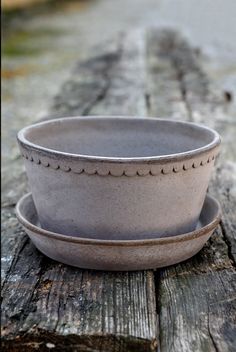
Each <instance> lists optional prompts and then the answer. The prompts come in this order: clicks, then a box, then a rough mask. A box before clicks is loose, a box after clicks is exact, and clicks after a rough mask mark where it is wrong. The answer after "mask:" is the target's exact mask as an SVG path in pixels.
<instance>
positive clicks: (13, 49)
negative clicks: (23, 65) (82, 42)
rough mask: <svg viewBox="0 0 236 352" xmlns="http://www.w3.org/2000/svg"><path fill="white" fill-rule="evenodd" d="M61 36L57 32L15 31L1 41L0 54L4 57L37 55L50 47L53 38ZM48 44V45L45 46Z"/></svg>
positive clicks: (49, 30) (46, 30)
mask: <svg viewBox="0 0 236 352" xmlns="http://www.w3.org/2000/svg"><path fill="white" fill-rule="evenodd" d="M60 34H61V31H59V30H52V29H46V28H44V29H34V30H31V31H24V30H22V31H17V32H14V33H11V34H9V35H8V36H7V38H6V39H5V40H3V44H2V53H3V55H5V56H11V57H12V56H30V55H38V54H40V53H41V52H42V51H44V50H48V48H49V47H50V45H49V42H51V40H52V39H53V37H54V36H58V35H60ZM47 43H48V45H47Z"/></svg>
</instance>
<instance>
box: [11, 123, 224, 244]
mask: <svg viewBox="0 0 236 352" xmlns="http://www.w3.org/2000/svg"><path fill="white" fill-rule="evenodd" d="M18 141H19V145H20V149H21V152H22V155H23V156H24V158H25V166H26V171H27V175H28V179H29V183H30V187H31V190H32V194H33V198H34V201H35V205H36V209H37V211H38V214H39V219H40V223H41V225H42V227H43V228H45V229H47V230H50V231H54V232H59V233H63V234H71V235H73V236H76V235H77V234H78V233H83V234H84V235H85V236H86V237H90V238H101V239H142V238H146V237H149V236H150V234H152V235H153V237H163V236H170V235H171V234H173V233H175V234H181V233H183V232H188V231H192V230H194V229H195V228H196V224H197V221H198V219H199V214H200V211H201V209H202V205H203V202H204V198H205V195H206V190H207V187H208V183H209V179H210V175H211V172H212V169H213V165H214V160H215V157H216V155H217V154H218V151H219V144H220V138H219V135H218V134H217V133H216V132H215V131H213V130H211V129H209V128H207V127H204V126H199V125H196V124H192V123H186V122H177V121H173V120H167V119H156V118H134V117H132V118H128V117H123V118H122V117H80V118H78V117H77V118H76V117H74V118H64V119H57V120H52V121H47V122H43V123H40V124H35V125H32V126H29V127H27V128H25V129H23V130H22V131H20V132H19V134H18ZM91 153H92V154H91Z"/></svg>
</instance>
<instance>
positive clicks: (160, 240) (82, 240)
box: [15, 192, 222, 247]
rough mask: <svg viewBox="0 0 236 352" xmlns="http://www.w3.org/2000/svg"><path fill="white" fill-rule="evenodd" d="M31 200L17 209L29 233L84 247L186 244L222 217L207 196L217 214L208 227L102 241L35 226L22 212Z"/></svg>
mask: <svg viewBox="0 0 236 352" xmlns="http://www.w3.org/2000/svg"><path fill="white" fill-rule="evenodd" d="M30 198H31V200H32V202H33V197H32V193H31V192H29V193H27V194H25V195H24V196H23V197H21V198H20V199H19V200H18V202H17V204H16V208H15V211H16V216H17V219H18V221H19V222H20V223H21V225H22V226H23V227H24V228H26V229H28V230H29V231H32V232H33V233H34V234H37V235H39V236H43V237H48V238H50V239H55V240H59V241H63V242H70V243H74V244H82V245H93V246H94V245H99V246H100V245H103V246H118V247H126V246H130V247H133V246H153V245H165V244H173V243H178V242H185V241H189V240H193V239H196V238H199V237H202V236H204V235H206V234H207V233H209V232H210V231H213V230H214V229H215V228H216V226H217V225H218V224H219V222H220V220H221V216H222V211H221V206H220V203H219V202H218V200H217V199H216V198H214V197H212V196H210V195H209V194H207V195H206V198H205V200H208V202H210V203H211V205H212V204H213V205H214V206H215V208H216V213H215V215H214V216H212V219H211V220H210V221H209V222H208V223H207V224H206V225H204V226H203V227H201V228H199V229H196V230H193V231H191V232H186V233H183V234H180V235H175V236H169V237H157V238H150V239H134V240H130V239H129V240H102V239H94V238H86V237H75V236H68V235H63V234H60V233H56V232H52V231H49V230H45V229H43V228H42V227H39V226H37V225H35V224H33V223H32V222H30V221H29V220H28V219H27V218H26V217H25V216H24V215H23V214H22V211H21V207H22V205H23V204H24V202H25V201H27V200H28V199H30Z"/></svg>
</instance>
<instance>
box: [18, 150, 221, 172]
mask: <svg viewBox="0 0 236 352" xmlns="http://www.w3.org/2000/svg"><path fill="white" fill-rule="evenodd" d="M21 155H22V157H23V158H25V159H26V160H28V161H30V162H34V163H35V164H37V165H42V166H44V167H51V168H52V169H54V170H62V171H64V172H73V173H74V174H78V175H79V174H83V173H84V174H86V175H99V176H109V175H110V176H114V177H120V176H127V177H134V176H140V177H144V176H157V175H160V174H162V175H168V174H170V173H172V172H173V173H179V172H181V171H187V170H189V169H191V168H193V169H196V168H198V167H203V166H205V165H207V164H209V163H210V162H212V161H214V160H215V159H216V156H215V155H213V156H210V157H207V159H205V160H202V161H194V162H192V161H186V163H185V164H183V165H181V164H175V165H174V166H173V165H171V164H167V165H166V166H164V167H160V165H156V166H150V167H151V169H150V170H149V169H145V168H144V169H139V170H136V171H135V170H130V169H128V170H122V169H120V165H119V167H117V166H118V165H113V167H114V169H113V170H110V169H108V167H106V166H105V165H103V167H102V168H101V169H99V168H98V169H94V167H93V166H92V165H88V166H87V167H86V168H82V167H79V166H78V165H75V166H73V165H72V166H71V167H70V166H67V165H59V164H58V163H57V162H56V161H55V160H52V161H51V162H49V161H48V160H46V159H44V158H43V159H39V158H38V157H37V156H36V157H33V156H32V155H30V156H28V155H27V154H21Z"/></svg>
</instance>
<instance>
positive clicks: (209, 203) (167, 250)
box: [16, 193, 221, 270]
mask: <svg viewBox="0 0 236 352" xmlns="http://www.w3.org/2000/svg"><path fill="white" fill-rule="evenodd" d="M16 213H17V217H18V220H19V222H20V223H21V224H22V226H23V228H24V230H25V231H26V232H27V234H28V235H29V237H30V238H31V240H32V241H33V243H34V244H35V246H36V247H37V248H38V249H39V250H40V251H41V252H42V253H44V254H45V255H47V256H48V257H50V258H52V259H54V260H57V261H59V262H62V263H65V264H69V265H72V266H76V267H80V268H88V269H97V270H145V269H155V268H159V267H163V266H168V265H172V264H176V263H179V262H181V261H183V260H186V259H188V258H190V257H192V256H193V255H195V254H196V253H197V252H198V251H199V250H200V249H201V248H202V247H203V245H204V244H205V242H206V241H207V240H208V239H209V237H210V236H211V234H212V232H213V231H214V229H215V228H216V226H217V225H218V223H219V221H220V216H221V210H220V206H219V203H218V202H217V201H216V200H215V199H214V198H212V197H210V196H206V199H205V202H204V206H203V208H202V212H201V215H200V219H199V221H198V225H197V229H196V230H195V231H192V232H190V233H185V234H182V235H177V236H174V235H175V234H172V235H173V236H172V237H166V238H156V239H146V240H96V239H90V238H85V237H84V234H83V233H80V234H77V237H74V236H66V235H61V234H59V233H53V232H50V231H47V230H44V229H42V228H41V227H40V225H39V221H38V216H37V212H36V209H35V206H34V202H33V199H32V195H31V194H30V193H29V194H27V195H25V196H24V197H22V198H21V199H20V200H19V202H18V204H17V207H16ZM78 235H80V236H81V237H79V236H78ZM150 237H152V236H150Z"/></svg>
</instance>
